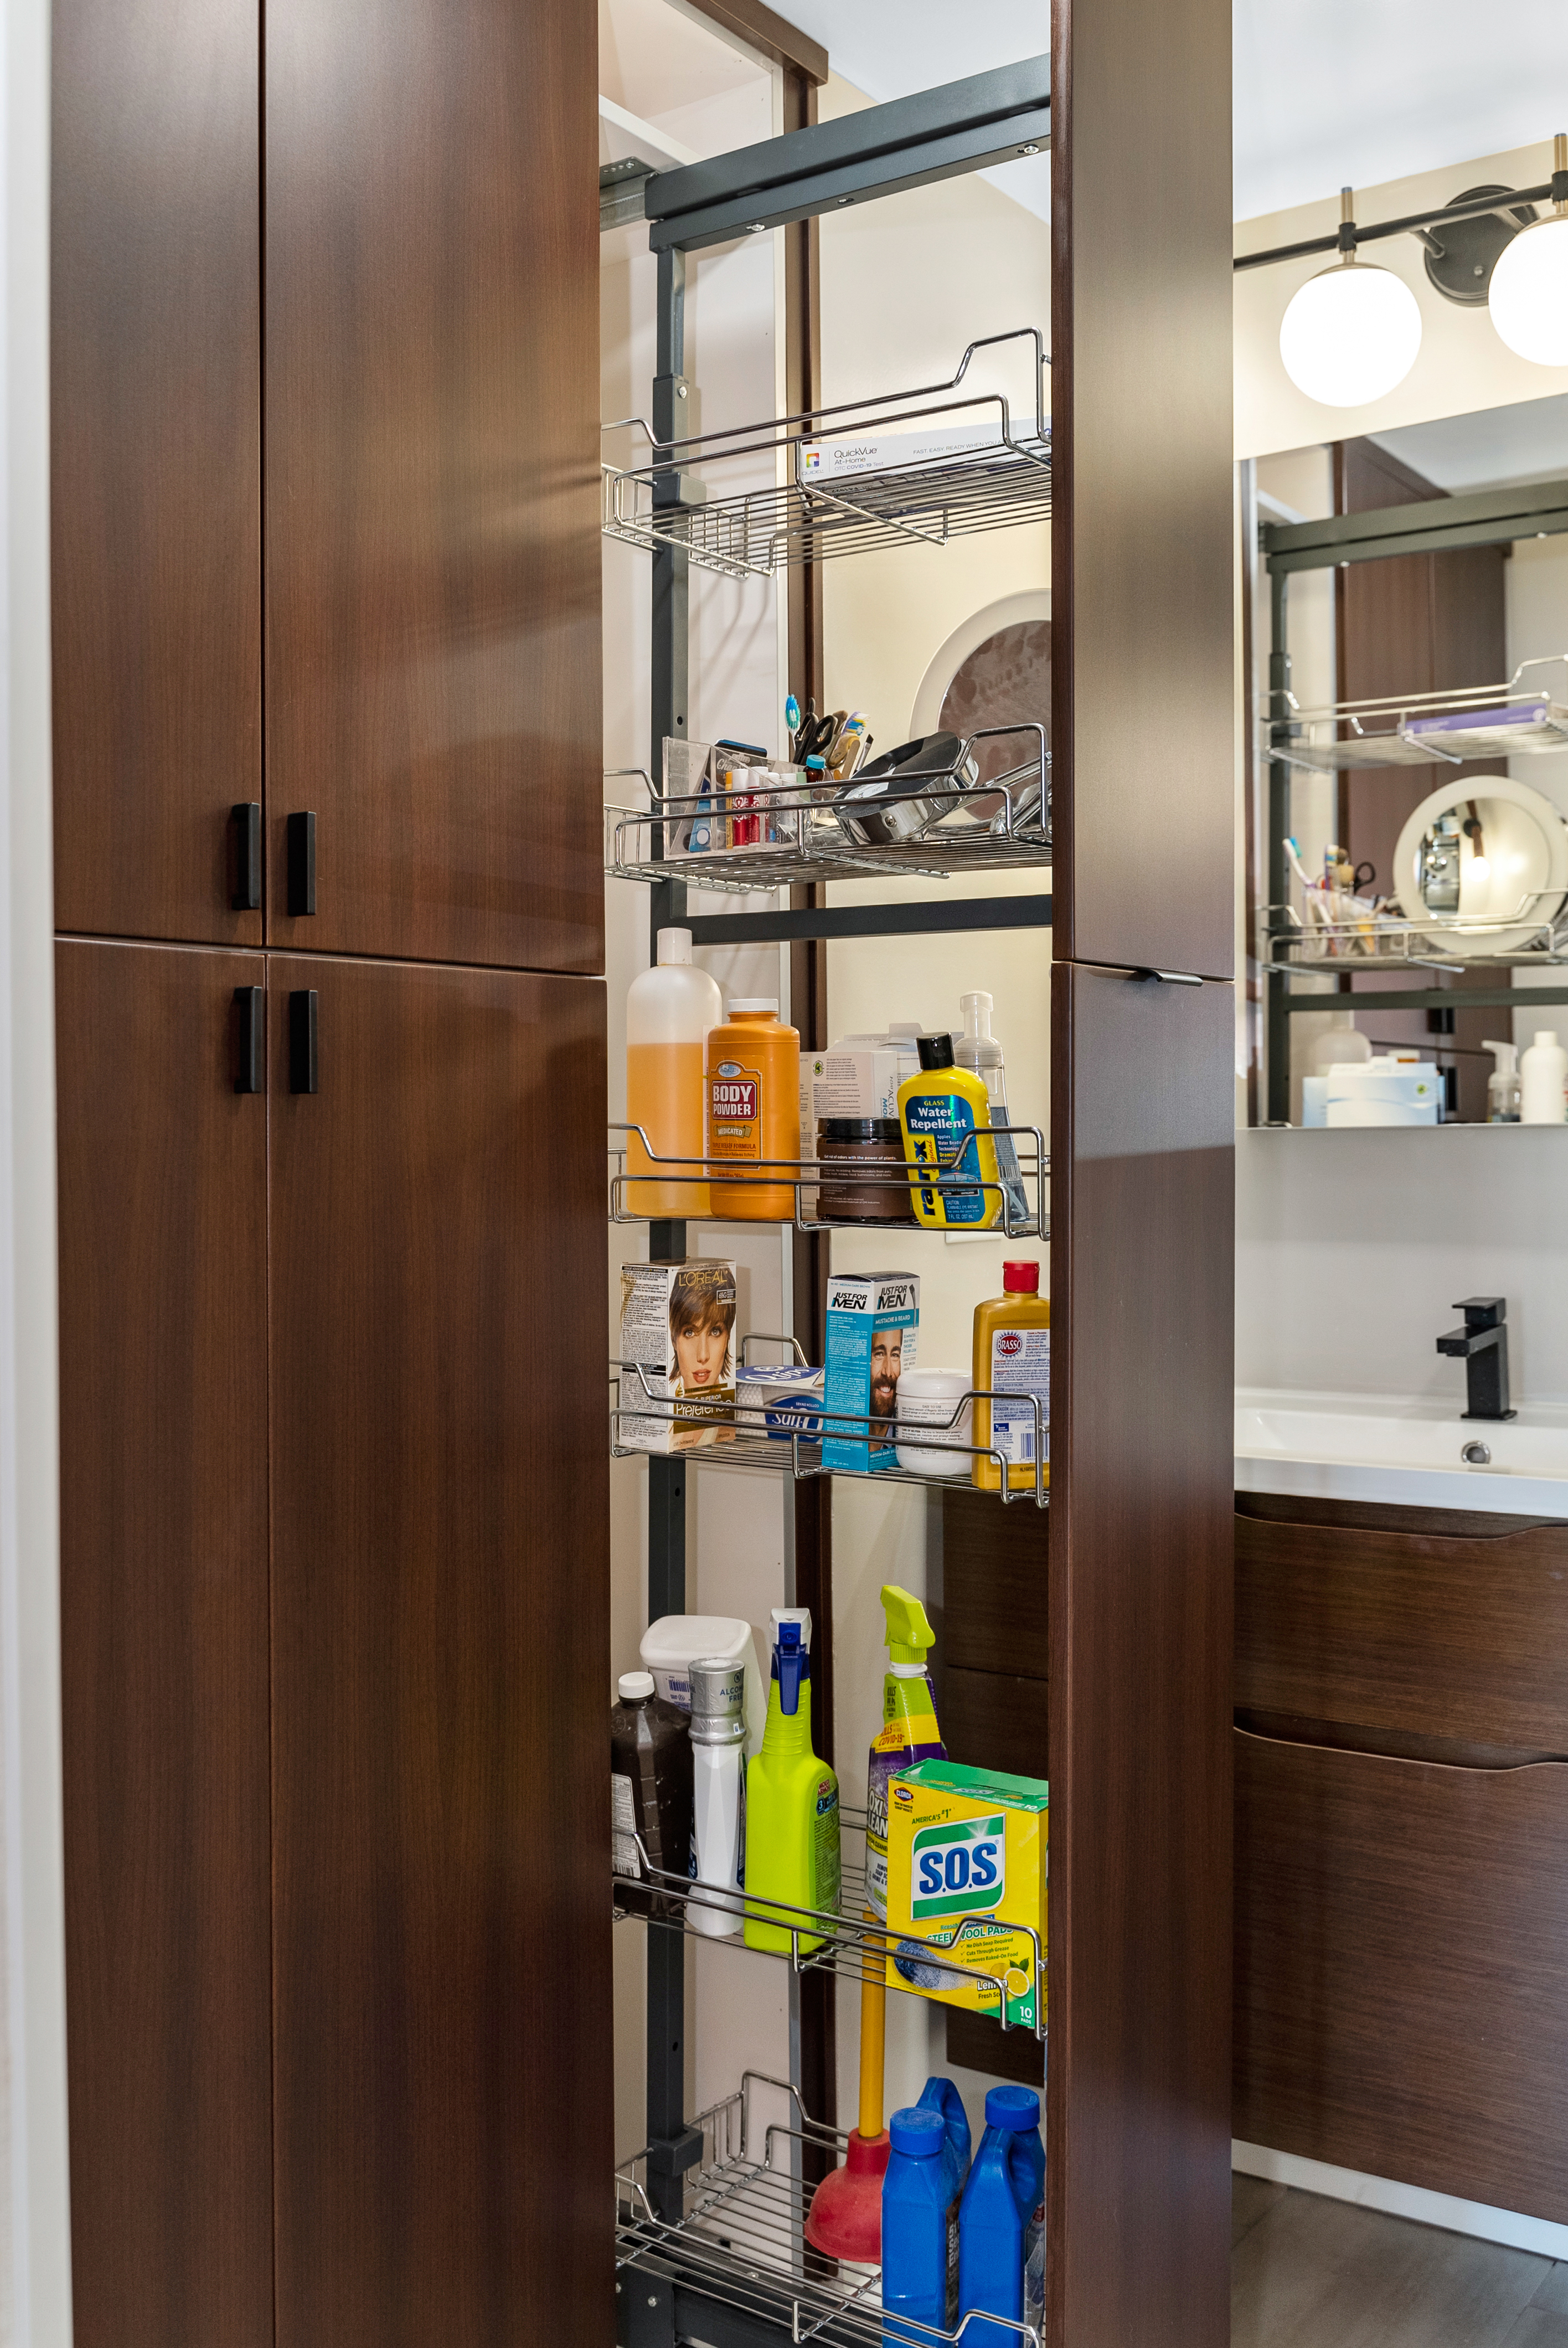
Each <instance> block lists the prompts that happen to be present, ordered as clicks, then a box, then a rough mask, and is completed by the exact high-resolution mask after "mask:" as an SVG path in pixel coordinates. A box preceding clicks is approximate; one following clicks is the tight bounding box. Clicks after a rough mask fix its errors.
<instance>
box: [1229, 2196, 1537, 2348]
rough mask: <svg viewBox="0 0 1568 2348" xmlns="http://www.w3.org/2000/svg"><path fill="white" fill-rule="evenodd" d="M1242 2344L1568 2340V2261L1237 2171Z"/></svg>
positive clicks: (1342, 2347) (1257, 2347)
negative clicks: (1556, 2260)
mask: <svg viewBox="0 0 1568 2348" xmlns="http://www.w3.org/2000/svg"><path fill="white" fill-rule="evenodd" d="M1231 2212H1232V2214H1231V2348H1568V2265H1558V2264H1555V2263H1554V2262H1553V2260H1551V2259H1544V2258H1537V2257H1536V2256H1534V2255H1533V2254H1532V2252H1531V2251H1529V2250H1505V2249H1503V2248H1502V2246H1501V2244H1500V2243H1496V2242H1477V2241H1472V2240H1471V2239H1470V2238H1469V2236H1468V2235H1464V2234H1445V2233H1441V2232H1440V2231H1439V2230H1437V2229H1436V2228H1435V2227H1431V2226H1419V2225H1416V2224H1415V2223H1413V2222H1412V2220H1411V2219H1409V2218H1388V2217H1385V2216H1384V2215H1383V2214H1382V2212H1381V2211H1380V2210H1377V2209H1361V2208H1359V2207H1358V2205H1357V2204H1356V2203H1354V2202H1350V2201H1328V2200H1325V2199H1322V2197H1321V2196H1319V2195H1318V2194H1316V2193H1297V2192H1295V2191H1291V2190H1287V2188H1286V2187H1285V2186H1283V2185H1269V2184H1266V2182H1265V2181H1264V2179H1263V2178H1257V2177H1240V2176H1238V2177H1236V2178H1235V2179H1234V2180H1233V2188H1232V2198H1231Z"/></svg>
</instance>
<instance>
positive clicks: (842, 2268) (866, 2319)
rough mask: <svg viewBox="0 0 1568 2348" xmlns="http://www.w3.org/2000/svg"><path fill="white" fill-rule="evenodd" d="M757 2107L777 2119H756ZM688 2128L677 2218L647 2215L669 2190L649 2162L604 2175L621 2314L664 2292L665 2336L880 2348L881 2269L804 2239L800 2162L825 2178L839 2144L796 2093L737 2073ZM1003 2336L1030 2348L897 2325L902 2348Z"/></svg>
mask: <svg viewBox="0 0 1568 2348" xmlns="http://www.w3.org/2000/svg"><path fill="white" fill-rule="evenodd" d="M770 2104H771V2105H772V2107H773V2109H774V2111H776V2112H778V2113H780V2114H781V2115H782V2116H781V2117H779V2118H777V2119H774V2120H771V2121H770V2120H769V2119H768V2117H767V2108H766V2107H767V2106H769V2105H770ZM692 2127H693V2128H694V2129H695V2130H697V2131H698V2132H700V2134H701V2136H702V2156H701V2157H700V2159H699V2160H698V2161H697V2162H696V2164H695V2165H694V2166H693V2167H692V2168H690V2169H688V2170H687V2172H686V2174H685V2176H684V2177H683V2178H682V2179H681V2181H680V2202H679V2214H678V2215H673V2216H666V2215H661V2214H660V2210H661V2208H663V2207H664V2204H665V2195H666V2193H667V2192H668V2191H669V2189H670V2187H669V2180H667V2179H666V2178H662V2177H661V2176H659V2175H658V2174H657V2173H656V2162H655V2156H654V2155H653V2153H652V2152H651V2150H650V2151H644V2152H641V2153H639V2154H638V2155H637V2156H636V2157H635V2158H634V2159H633V2160H630V2161H628V2162H627V2163H626V2165H625V2167H624V2168H620V2169H618V2170H617V2172H616V2178H615V2258H616V2290H617V2292H618V2294H619V2296H620V2300H621V2302H622V2304H623V2305H624V2304H625V2302H626V2301H627V2297H628V2294H630V2293H631V2292H633V2291H640V2290H641V2291H643V2292H644V2293H645V2294H646V2293H647V2292H648V2289H649V2286H650V2284H653V2285H659V2286H662V2287H663V2289H664V2290H665V2291H670V2290H671V2289H672V2290H673V2291H674V2293H675V2311H674V2313H675V2334H676V2337H677V2338H687V2337H692V2338H696V2339H699V2340H707V2341H712V2342H715V2343H727V2342H729V2341H732V2340H736V2341H739V2340H741V2339H746V2340H749V2341H754V2339H755V2337H756V2327H757V2326H758V2325H767V2326H771V2327H774V2328H776V2330H777V2331H778V2333H780V2335H781V2336H782V2337H783V2338H784V2339H786V2340H789V2341H790V2342H792V2343H804V2342H806V2341H813V2340H815V2341H821V2342H823V2343H825V2348H883V2337H884V2316H883V2312H882V2275H881V2270H880V2269H879V2268H877V2267H875V2266H861V2265H856V2264H853V2263H852V2262H850V2261H849V2260H827V2259H824V2258H822V2257H820V2256H819V2255H818V2254H817V2253H816V2252H815V2251H814V2250H811V2249H810V2248H809V2247H808V2245H807V2243H806V2241H805V2234H804V2229H805V2223H806V2219H807V2217H808V2215H809V2213H810V2209H811V2200H812V2187H811V2186H810V2184H808V2183H806V2182H805V2181H804V2178H803V2176H802V2170H803V2168H804V2167H805V2166H806V2164H807V2161H808V2159H809V2160H811V2161H813V2162H814V2163H817V2164H820V2163H821V2162H822V2161H823V2159H824V2158H825V2159H826V2160H827V2161H828V2162H829V2163H831V2164H832V2165H834V2166H836V2165H837V2164H838V2163H839V2162H840V2161H841V2160H842V2159H843V2158H844V2157H845V2153H846V2151H847V2149H848V2143H849V2139H848V2137H846V2136H844V2135H842V2134H841V2133H840V2132H839V2131H838V2130H837V2129H836V2128H830V2127H825V2126H823V2124H822V2123H821V2122H820V2121H817V2120H814V2119H812V2118H811V2117H810V2116H809V2115H808V2114H807V2112H806V2110H805V2108H804V2105H803V2104H802V2102H801V2099H800V2096H799V2093H798V2091H797V2090H796V2089H795V2088H794V2087H792V2086H790V2085H787V2083H786V2082H784V2080H780V2079H770V2078H768V2077H767V2076H766V2075H765V2074H764V2073H762V2072H758V2071H747V2072H746V2073H744V2074H743V2077H742V2082H741V2085H740V2088H739V2090H738V2092H737V2093H736V2094H734V2095H733V2096H727V2097H726V2098H725V2100H724V2101H723V2103H719V2104H715V2105H713V2106H712V2108H711V2109H710V2110H708V2111H705V2112H703V2113H702V2114H700V2115H699V2116H698V2117H697V2119H696V2120H694V2121H693V2123H692ZM704 2308H706V2309H708V2310H712V2313H711V2314H707V2315H705V2314H704ZM722 2310H730V2311H733V2312H735V2313H736V2314H738V2315H739V2316H740V2317H741V2318H743V2320H745V2321H744V2323H743V2328H742V2329H740V2330H732V2329H731V2328H730V2327H728V2326H727V2325H726V2324H725V2323H724V2322H723V2316H722V2315H721V2314H720V2313H719V2311H722ZM628 2312H630V2311H628ZM617 2329H618V2333H619V2334H620V2337H622V2338H627V2337H632V2338H635V2337H636V2333H635V2332H633V2331H632V2330H631V2327H630V2324H625V2325H618V2327H617ZM1004 2336H1005V2341H1006V2348H1014V2343H1017V2348H1041V2343H1040V2334H1039V2333H1038V2332H1037V2331H1036V2330H1035V2328H1034V2326H1033V2325H1032V2324H1028V2323H1015V2322H1010V2321H1009V2320H1008V2319H1007V2318H1004V2317H1001V2316H994V2315H979V2314H972V2315H968V2316H966V2317H964V2318H963V2320H962V2321H961V2322H960V2323H959V2324H958V2328H957V2330H956V2331H952V2332H942V2331H936V2330H931V2329H927V2326H925V2325H924V2324H921V2323H917V2322H914V2321H912V2320H911V2319H910V2318H908V2317H907V2316H903V2315H900V2316H899V2317H898V2319H897V2337H898V2339H899V2341H900V2342H902V2343H907V2348H958V2343H968V2348H980V2343H981V2342H982V2341H985V2342H988V2343H991V2348H996V2343H998V2342H999V2341H1002V2340H1003V2339H1004Z"/></svg>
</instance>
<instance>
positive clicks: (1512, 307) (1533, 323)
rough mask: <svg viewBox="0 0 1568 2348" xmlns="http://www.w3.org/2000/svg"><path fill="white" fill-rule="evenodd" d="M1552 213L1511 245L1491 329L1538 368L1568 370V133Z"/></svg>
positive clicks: (1556, 155) (1494, 287)
mask: <svg viewBox="0 0 1568 2348" xmlns="http://www.w3.org/2000/svg"><path fill="white" fill-rule="evenodd" d="M1552 197H1553V206H1552V212H1551V215H1550V217H1549V218H1548V219H1546V220H1541V221H1534V222H1533V223H1532V226H1531V227H1529V228H1527V229H1524V230H1522V232H1520V234H1519V235H1518V236H1515V237H1512V238H1511V239H1510V241H1509V242H1508V244H1507V245H1506V246H1505V247H1504V249H1503V251H1502V252H1501V253H1500V254H1499V256H1498V259H1497V264H1496V266H1495V268H1494V269H1493V270H1492V273H1491V293H1490V295H1489V296H1488V300H1489V303H1490V304H1491V323H1492V324H1493V325H1494V326H1495V327H1496V328H1497V331H1498V333H1499V334H1500V335H1501V336H1502V339H1503V341H1504V342H1505V343H1506V344H1507V345H1508V347H1509V349H1510V350H1511V351H1517V352H1518V354H1519V355H1520V357H1521V358H1522V359H1533V360H1534V362H1535V364H1536V366H1568V133H1564V132H1563V131H1561V130H1560V131H1559V132H1558V134H1557V137H1556V139H1555V141H1554V142H1553V153H1552Z"/></svg>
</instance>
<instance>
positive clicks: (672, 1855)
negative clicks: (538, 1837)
mask: <svg viewBox="0 0 1568 2348" xmlns="http://www.w3.org/2000/svg"><path fill="white" fill-rule="evenodd" d="M691 1729H692V1724H691V1722H690V1720H689V1719H688V1718H687V1715H685V1714H684V1713H683V1712H682V1711H681V1710H680V1709H679V1707H678V1706H677V1705H675V1704H666V1703H665V1702H664V1699H663V1698H662V1696H659V1695H655V1694H654V1692H653V1674H652V1673H651V1672H626V1673H622V1675H621V1679H620V1702H619V1703H618V1704H616V1705H615V1706H614V1707H613V1708H612V1710H611V1712H610V1797H611V1813H612V1816H613V1819H614V1829H615V1873H616V1879H617V1880H616V1885H615V1900H616V1905H617V1907H619V1908H624V1909H625V1910H626V1911H627V1912H628V1914H629V1915H632V1916H679V1915H681V1913H682V1910H683V1908H684V1905H685V1903H684V1901H683V1900H681V1899H680V1898H679V1897H671V1895H669V1894H668V1893H664V1892H659V1891H654V1890H649V1889H642V1890H639V1889H638V1888H637V1887H636V1886H635V1885H633V1884H630V1883H628V1882H626V1881H625V1880H624V1879H625V1878H626V1877H627V1876H630V1875H641V1873H642V1871H643V1869H642V1864H641V1856H640V1854H639V1852H638V1849H637V1844H636V1843H635V1842H634V1841H633V1840H632V1835H633V1833H635V1834H636V1835H637V1836H638V1837H639V1838H641V1844H642V1850H643V1851H644V1852H645V1853H646V1854H647V1859H648V1865H649V1867H650V1868H651V1869H652V1870H653V1872H654V1874H655V1876H656V1877H657V1876H660V1875H672V1876H676V1877H678V1878H679V1879H680V1881H681V1882H682V1883H685V1882H687V1881H688V1880H689V1879H690V1876H691V1866H692V1734H691Z"/></svg>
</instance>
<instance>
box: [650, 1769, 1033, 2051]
mask: <svg viewBox="0 0 1568 2348" xmlns="http://www.w3.org/2000/svg"><path fill="white" fill-rule="evenodd" d="M839 1822H840V1831H841V1834H842V1835H843V1836H844V1837H845V1838H846V1839H848V1838H853V1844H854V1847H855V1849H856V1854H857V1855H856V1857H853V1858H852V1857H851V1856H850V1855H849V1853H848V1851H846V1852H845V1859H844V1862H843V1868H842V1874H841V1879H840V1890H839V1900H838V1906H837V1907H836V1908H835V1909H834V1910H825V1909H815V1908H795V1907H792V1906H791V1905H790V1904H789V1903H788V1902H787V1901H785V1900H771V1899H770V1900H767V1901H766V1902H765V1903H764V1902H763V1901H760V1900H758V1901H753V1902H752V1903H751V1906H752V1910H753V1912H754V1914H755V1915H756V1916H757V1917H759V1918H760V1919H762V1921H764V1922H765V1923H767V1924H768V1925H770V1926H771V1927H773V1928H774V1935H775V1938H776V1940H777V1941H778V1942H779V1943H780V1945H778V1946H775V1947H773V1948H770V1949H764V1950H755V1949H751V1948H750V1947H749V1945H748V1943H747V1941H746V1940H745V1938H744V1934H743V1931H736V1930H733V1929H732V1930H730V1931H725V1932H713V1931H704V1930H703V1929H702V1920H703V1919H704V1918H707V1919H714V1920H718V1919H723V1920H724V1921H730V1920H732V1919H734V1920H742V1919H743V1918H744V1916H745V1914H746V1912H747V1900H746V1895H745V1893H744V1892H743V1891H739V1892H735V1891H724V1890H714V1889H713V1888H712V1887H711V1886H709V1885H706V1884H702V1883H694V1882H692V1880H691V1879H689V1878H688V1877H686V1876H684V1875H681V1876H676V1875H671V1874H668V1873H666V1872H665V1871H664V1870H663V1869H659V1868H656V1867H654V1866H653V1865H652V1864H651V1862H650V1859H649V1857H648V1851H647V1848H646V1846H645V1844H644V1843H643V1841H642V1838H641V1836H640V1835H638V1834H637V1833H636V1832H635V1831H629V1830H627V1829H624V1828H622V1829H618V1831H617V1836H616V1841H617V1845H618V1850H617V1864H616V1868H615V1870H614V1873H613V1878H612V1883H613V1891H614V1900H615V1916H616V1920H617V1921H618V1922H620V1921H625V1919H626V1918H627V1917H628V1916H630V1915H637V1916H640V1917H643V1918H644V1919H645V1921H647V1923H648V1925H649V1927H650V1929H651V1931H668V1932H679V1933H681V1934H682V1935H683V1936H684V1937H685V1938H687V1939H690V1940H695V1941H702V1943H703V1944H704V1946H706V1947H710V1948H721V1949H723V1948H729V1949H739V1950H742V1951H743V1952H745V1953H747V1954H749V1955H753V1956H755V1955H762V1956H773V1957H776V1958H778V1959H779V1960H781V1961H782V1962H784V1963H787V1964H788V1965H789V1967H790V1969H791V1971H792V1972H797V1973H817V1972H826V1973H832V1974H834V1975H835V1978H837V1979H839V1980H841V1981H853V1982H864V1981H866V1980H867V1979H869V1980H871V1981H875V1982H884V1983H885V1984H886V1987H887V1988H888V1989H902V1990H904V1991H905V1992H906V1993H907V1994H909V1995H910V1996H914V1997H919V1996H923V1995H926V1994H928V1993H930V1992H932V1991H934V1990H939V1989H942V1990H959V1989H973V1990H974V1991H976V1992H977V1993H978V1994H979V1999H980V2001H981V2003H980V2006H979V2011H980V2012H982V2013H986V2014H988V2015H989V2018H990V2020H991V2021H993V2022H995V2023H998V2024H999V2025H1000V2027H1001V2028H1002V2029H1003V2030H1021V2031H1022V2032H1023V2034H1024V2035H1025V2036H1026V2037H1034V2038H1043V2037H1044V2036H1045V2034H1046V1976H1045V1949H1044V1947H1043V1945H1042V1943H1041V1941H1040V1935H1039V1934H1038V1933H1036V1932H1033V1931H1029V1928H1028V1927H1027V1926H1025V1925H1014V1924H1011V1923H1009V1925H1008V1926H1007V1928H1006V1929H1007V1931H1008V1932H1009V1935H1010V1934H1013V1933H1017V1934H1019V1935H1020V1937H1022V1936H1023V1935H1024V1934H1025V1933H1027V1935H1028V1938H1029V1940H1030V1942H1031V1943H1032V1944H1033V1951H1034V1953H1033V1958H1032V1970H1033V1990H1034V2000H1033V2003H1034V2012H1035V2014H1036V2016H1037V2019H1036V2021H1035V2023H1034V2024H1032V2025H1031V2024H1030V2023H1028V2022H1027V2021H1023V2022H1020V2021H1018V2020H1016V2019H1013V2018H1009V2005H1008V2001H1009V1998H1010V1999H1012V2001H1013V2003H1014V2004H1015V2005H1016V2004H1017V2003H1018V2002H1019V2001H1020V1999H1023V1998H1025V1997H1027V1996H1028V1994H1029V1991H1030V1973H1029V1972H1028V1971H1026V1970H1025V1969H1024V1968H1023V1967H1021V1966H1011V1965H1009V1966H1004V1967H1001V1968H996V1967H992V1966H988V1965H987V1964H985V1963H984V1962H980V1961H979V1952H980V1949H981V1947H982V1945H983V1942H984V1941H985V1939H986V1938H987V1937H988V1935H989V1934H991V1933H994V1931H995V1930H996V1926H995V1920H994V1919H993V1918H992V1917H990V1916H989V1915H982V1914H979V1913H977V1914H975V1915H973V1916H958V1917H955V1918H954V1919H953V1920H952V1921H951V1922H950V1924H948V1926H947V1927H946V1928H945V1930H944V1931H943V1933H942V1935H941V1937H940V1938H939V1939H934V1938H932V1937H931V1936H930V1935H928V1934H925V1933H909V1932H900V1933H891V1932H889V1931H887V1929H886V1925H884V1924H879V1923H878V1922H877V1921H876V1919H875V1918H874V1917H873V1916H871V1915H870V1914H869V1912H868V1911H867V1910H866V1861H865V1843H866V1812H865V1811H864V1810H857V1809H855V1808H854V1807H850V1806H849V1805H847V1804H845V1805H841V1807H840V1810H839ZM622 1846H624V1848H622ZM632 1846H635V1853H634V1855H633V1851H632V1849H631V1847H632ZM633 1864H635V1866H636V1868H637V1869H638V1872H636V1873H635V1874H634V1873H632V1872H631V1871H630V1870H631V1868H632V1866H633ZM649 1900H652V1901H653V1902H655V1903H656V1907H657V1910H658V1912H655V1913H652V1914H647V1913H646V1905H647V1902H648V1901H649ZM966 1952H968V1953H966ZM889 1957H891V1959H892V1961H893V1972H892V1973H891V1975H890V1974H889V1973H888V1971H887V1960H888V1958H889Z"/></svg>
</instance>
